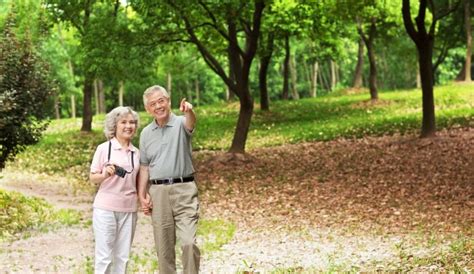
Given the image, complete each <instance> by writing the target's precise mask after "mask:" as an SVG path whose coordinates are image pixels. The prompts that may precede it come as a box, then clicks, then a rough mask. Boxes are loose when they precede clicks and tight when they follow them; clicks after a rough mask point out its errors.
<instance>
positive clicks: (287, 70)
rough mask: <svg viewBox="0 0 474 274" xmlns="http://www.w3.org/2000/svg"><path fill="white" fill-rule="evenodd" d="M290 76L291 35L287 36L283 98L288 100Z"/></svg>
mask: <svg viewBox="0 0 474 274" xmlns="http://www.w3.org/2000/svg"><path fill="white" fill-rule="evenodd" d="M289 76H290V37H289V36H288V35H286V36H285V59H284V61H283V92H282V94H281V98H282V99H283V100H288V93H289V92H288V91H289V81H288V80H289Z"/></svg>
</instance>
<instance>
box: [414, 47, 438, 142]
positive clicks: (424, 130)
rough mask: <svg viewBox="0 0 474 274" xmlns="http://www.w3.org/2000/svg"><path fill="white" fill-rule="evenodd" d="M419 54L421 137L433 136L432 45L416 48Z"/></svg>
mask: <svg viewBox="0 0 474 274" xmlns="http://www.w3.org/2000/svg"><path fill="white" fill-rule="evenodd" d="M418 50H419V53H420V60H419V62H420V75H421V88H422V93H423V96H422V97H423V98H422V100H423V122H422V125H421V137H430V136H434V135H435V133H436V124H435V108H434V94H433V82H434V80H433V60H432V57H433V44H432V43H426V44H423V45H421V47H419V48H418Z"/></svg>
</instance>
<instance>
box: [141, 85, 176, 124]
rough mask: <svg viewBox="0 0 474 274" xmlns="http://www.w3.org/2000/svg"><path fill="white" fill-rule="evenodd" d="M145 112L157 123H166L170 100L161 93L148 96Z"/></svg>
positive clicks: (169, 110)
mask: <svg viewBox="0 0 474 274" xmlns="http://www.w3.org/2000/svg"><path fill="white" fill-rule="evenodd" d="M146 111H147V112H148V113H149V114H150V115H152V116H153V117H154V118H155V120H156V121H157V122H167V121H168V118H169V116H170V112H171V107H170V100H169V98H166V97H165V96H163V94H162V93H161V92H155V93H152V94H151V95H149V96H148V102H147V105H146Z"/></svg>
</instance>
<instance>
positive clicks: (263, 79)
mask: <svg viewBox="0 0 474 274" xmlns="http://www.w3.org/2000/svg"><path fill="white" fill-rule="evenodd" d="M270 60H271V55H270V56H264V57H262V58H260V69H259V71H258V82H259V88H260V109H261V110H265V111H267V110H269V109H270V103H269V100H268V89H267V72H268V67H269V65H270Z"/></svg>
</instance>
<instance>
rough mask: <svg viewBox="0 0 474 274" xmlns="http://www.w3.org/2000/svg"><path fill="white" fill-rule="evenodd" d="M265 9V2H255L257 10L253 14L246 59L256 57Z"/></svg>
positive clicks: (261, 0)
mask: <svg viewBox="0 0 474 274" xmlns="http://www.w3.org/2000/svg"><path fill="white" fill-rule="evenodd" d="M264 8H265V3H264V1H263V0H257V1H255V10H254V12H253V18H252V31H251V33H250V36H249V38H248V39H247V43H246V49H245V52H246V54H245V55H244V57H245V58H247V59H251V58H253V57H254V56H255V53H256V52H257V48H258V37H259V36H260V25H261V22H262V14H263V9H264Z"/></svg>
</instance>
